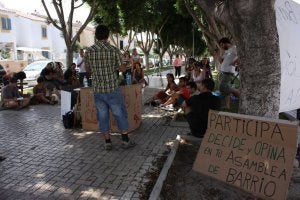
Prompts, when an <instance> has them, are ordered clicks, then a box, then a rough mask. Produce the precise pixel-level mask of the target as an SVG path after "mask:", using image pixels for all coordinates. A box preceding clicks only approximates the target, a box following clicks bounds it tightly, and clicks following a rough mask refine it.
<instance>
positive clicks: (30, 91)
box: [23, 87, 33, 95]
mask: <svg viewBox="0 0 300 200" xmlns="http://www.w3.org/2000/svg"><path fill="white" fill-rule="evenodd" d="M23 94H30V95H33V87H30V88H24V89H23Z"/></svg>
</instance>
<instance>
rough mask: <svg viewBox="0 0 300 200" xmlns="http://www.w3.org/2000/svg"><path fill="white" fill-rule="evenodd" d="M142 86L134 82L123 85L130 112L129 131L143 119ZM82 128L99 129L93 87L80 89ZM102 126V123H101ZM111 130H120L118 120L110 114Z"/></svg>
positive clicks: (123, 92) (126, 105) (126, 103)
mask: <svg viewBox="0 0 300 200" xmlns="http://www.w3.org/2000/svg"><path fill="white" fill-rule="evenodd" d="M141 89H142V86H141V85H140V84H134V85H129V86H127V85H126V86H121V92H122V94H123V96H124V102H125V107H126V109H127V113H128V122H129V130H128V131H129V132H130V131H133V130H135V129H137V128H138V127H139V126H140V124H141V121H142V118H141V115H142V92H141ZM80 101H81V117H82V128H83V129H84V130H90V131H98V130H99V125H98V120H97V116H96V107H95V102H94V96H93V89H92V88H81V89H80ZM100 126H101V124H100ZM110 131H111V132H119V130H118V126H117V123H116V120H115V119H114V118H113V116H112V114H110Z"/></svg>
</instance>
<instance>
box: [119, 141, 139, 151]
mask: <svg viewBox="0 0 300 200" xmlns="http://www.w3.org/2000/svg"><path fill="white" fill-rule="evenodd" d="M135 145H136V143H135V142H134V141H133V140H129V141H128V142H124V141H123V142H122V148H123V149H129V148H131V147H134V146H135Z"/></svg>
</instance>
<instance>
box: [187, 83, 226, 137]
mask: <svg viewBox="0 0 300 200" xmlns="http://www.w3.org/2000/svg"><path fill="white" fill-rule="evenodd" d="M214 86H215V83H214V81H213V80H212V79H204V80H202V82H201V83H200V92H201V93H200V94H199V95H195V96H192V97H191V98H189V99H188V100H186V101H185V102H184V103H183V107H184V112H185V115H186V118H187V122H188V124H189V126H190V130H191V134H192V135H193V136H195V137H199V138H202V137H203V136H204V134H205V132H206V129H207V120H208V111H209V109H212V110H220V108H221V101H220V99H219V98H218V97H217V96H214V95H213V94H212V90H213V89H214Z"/></svg>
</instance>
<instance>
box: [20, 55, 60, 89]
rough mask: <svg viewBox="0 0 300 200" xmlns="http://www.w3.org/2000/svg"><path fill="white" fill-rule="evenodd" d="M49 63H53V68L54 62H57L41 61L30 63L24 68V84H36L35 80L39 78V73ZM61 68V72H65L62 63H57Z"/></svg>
mask: <svg viewBox="0 0 300 200" xmlns="http://www.w3.org/2000/svg"><path fill="white" fill-rule="evenodd" d="M49 62H53V66H55V62H59V61H52V60H41V61H35V62H33V63H30V64H29V65H27V67H25V69H24V72H25V74H26V79H25V80H24V81H25V82H28V83H29V84H30V85H31V83H34V84H35V83H36V80H37V78H38V77H39V76H40V74H41V71H42V70H43V69H44V68H45V67H46V65H47V64H48V63H49ZM59 63H60V64H61V66H62V69H63V71H65V67H64V65H63V63H62V62H59Z"/></svg>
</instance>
